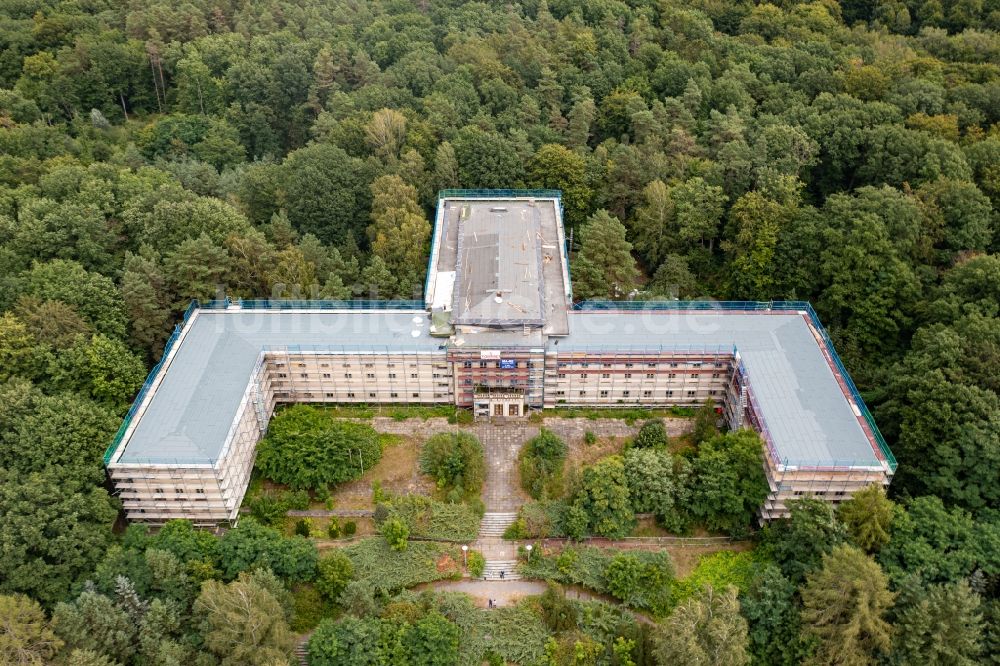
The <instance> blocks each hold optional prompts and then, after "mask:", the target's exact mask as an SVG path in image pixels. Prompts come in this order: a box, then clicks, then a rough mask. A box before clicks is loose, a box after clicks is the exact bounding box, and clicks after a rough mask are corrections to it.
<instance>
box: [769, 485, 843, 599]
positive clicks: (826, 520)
mask: <svg viewBox="0 0 1000 666" xmlns="http://www.w3.org/2000/svg"><path fill="white" fill-rule="evenodd" d="M787 505H788V510H789V514H790V516H789V517H788V518H787V519H784V520H780V521H774V522H772V523H771V524H770V525H769V526H768V528H767V531H766V533H765V544H766V545H767V546H768V547H769V548H770V551H771V554H772V556H773V557H774V559H775V560H776V561H777V562H778V564H780V565H781V570H782V573H784V575H785V576H787V577H788V578H789V580H791V581H792V582H793V583H796V584H799V583H801V582H802V580H803V578H805V576H806V574H807V573H809V572H810V571H812V570H814V569H816V568H817V567H819V565H820V563H821V561H822V558H823V556H824V555H826V554H828V553H830V551H832V550H833V548H834V547H835V546H838V545H840V544H841V543H843V542H844V541H845V540H846V539H847V531H846V529H845V528H844V526H843V525H842V524H841V523H840V522H839V521H838V520H837V518H836V516H835V515H834V510H833V506H832V505H831V504H830V503H829V502H826V501H824V500H821V499H814V498H808V497H807V498H804V499H800V500H790V501H789V502H788V503H787Z"/></svg>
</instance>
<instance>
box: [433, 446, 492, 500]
mask: <svg viewBox="0 0 1000 666" xmlns="http://www.w3.org/2000/svg"><path fill="white" fill-rule="evenodd" d="M420 471H422V472H423V473H424V474H427V475H429V476H431V477H432V478H434V480H435V481H436V482H437V486H438V489H439V490H441V491H442V492H443V493H444V495H445V497H447V498H448V501H450V502H460V501H461V500H462V499H463V498H465V497H470V498H471V497H477V496H478V495H479V491H480V489H481V488H482V486H483V479H484V478H485V474H486V459H485V457H484V454H483V445H482V444H480V442H479V440H478V439H476V436H475V435H473V434H471V433H467V432H443V433H438V434H436V435H432V436H431V437H430V438H428V440H427V441H426V442H424V445H423V447H422V448H421V449H420Z"/></svg>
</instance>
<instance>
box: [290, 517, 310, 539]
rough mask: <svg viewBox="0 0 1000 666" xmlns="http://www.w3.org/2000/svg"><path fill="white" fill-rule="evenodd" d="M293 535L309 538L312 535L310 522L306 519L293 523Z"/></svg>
mask: <svg viewBox="0 0 1000 666" xmlns="http://www.w3.org/2000/svg"><path fill="white" fill-rule="evenodd" d="M294 532H295V534H297V535H298V536H301V537H306V538H307V539H308V538H309V535H310V534H311V533H312V521H311V520H309V519H308V518H299V519H298V520H296V521H295V529H294Z"/></svg>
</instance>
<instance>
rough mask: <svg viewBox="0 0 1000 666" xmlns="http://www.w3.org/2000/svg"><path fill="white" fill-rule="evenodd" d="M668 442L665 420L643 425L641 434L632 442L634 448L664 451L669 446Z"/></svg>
mask: <svg viewBox="0 0 1000 666" xmlns="http://www.w3.org/2000/svg"><path fill="white" fill-rule="evenodd" d="M668 441H669V437H668V436H667V427H666V425H665V424H664V423H663V419H651V420H649V421H646V422H645V423H643V424H642V427H641V428H640V429H639V434H637V435H636V436H635V439H633V440H632V446H634V447H636V448H639V449H662V448H665V447H666V446H667V442H668Z"/></svg>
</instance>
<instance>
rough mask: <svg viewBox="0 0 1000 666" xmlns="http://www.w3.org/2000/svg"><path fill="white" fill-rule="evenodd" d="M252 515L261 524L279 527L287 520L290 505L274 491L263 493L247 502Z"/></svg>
mask: <svg viewBox="0 0 1000 666" xmlns="http://www.w3.org/2000/svg"><path fill="white" fill-rule="evenodd" d="M247 508H249V509H250V515H251V516H253V518H254V520H256V521H257V522H259V523H260V524H261V525H269V526H271V527H277V526H278V525H281V524H282V523H283V522H284V521H285V514H286V512H287V511H288V505H286V504H285V502H284V500H283V499H282V498H279V497H278V496H276V495H274V494H272V493H261V494H260V495H257V496H256V497H254V498H252V499H251V500H250V501H249V502H247Z"/></svg>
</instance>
